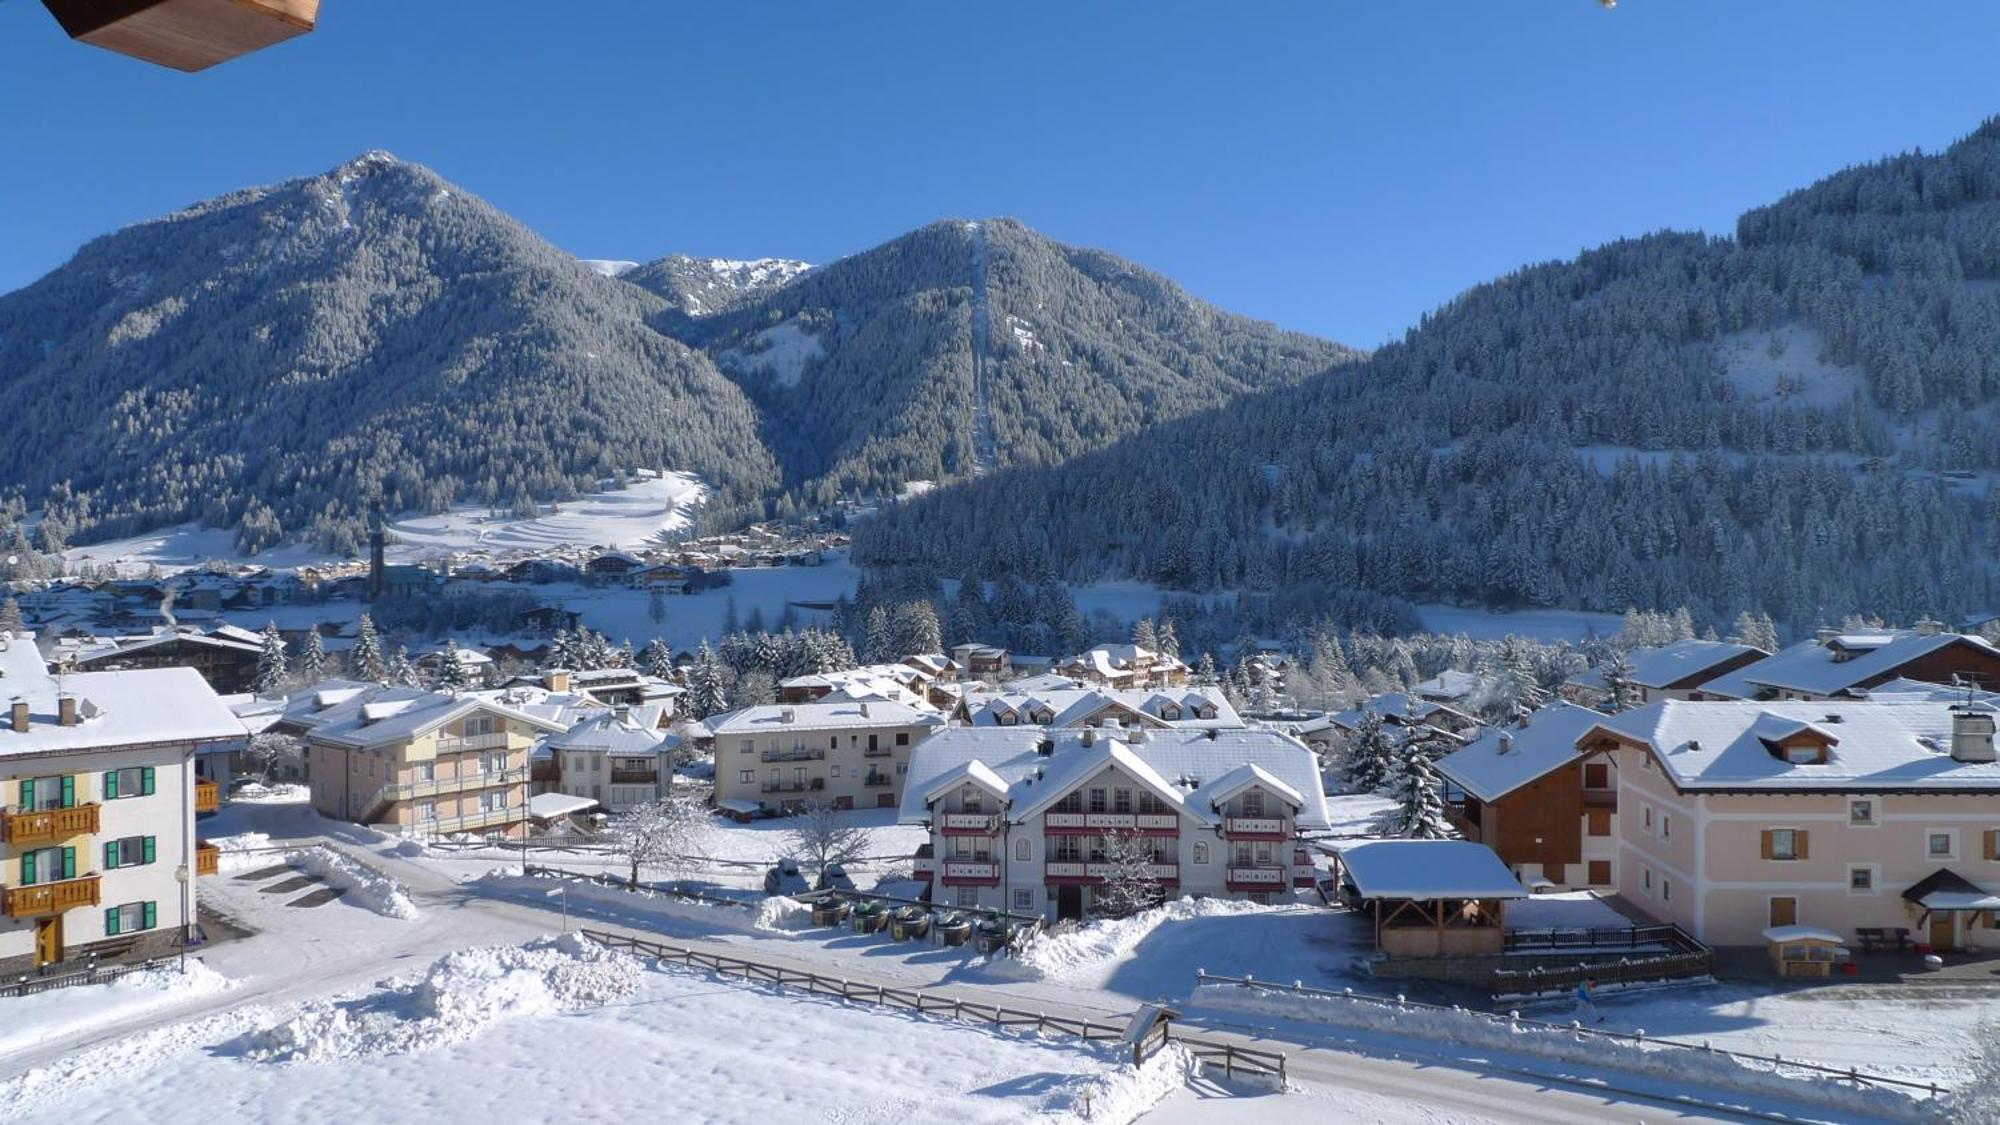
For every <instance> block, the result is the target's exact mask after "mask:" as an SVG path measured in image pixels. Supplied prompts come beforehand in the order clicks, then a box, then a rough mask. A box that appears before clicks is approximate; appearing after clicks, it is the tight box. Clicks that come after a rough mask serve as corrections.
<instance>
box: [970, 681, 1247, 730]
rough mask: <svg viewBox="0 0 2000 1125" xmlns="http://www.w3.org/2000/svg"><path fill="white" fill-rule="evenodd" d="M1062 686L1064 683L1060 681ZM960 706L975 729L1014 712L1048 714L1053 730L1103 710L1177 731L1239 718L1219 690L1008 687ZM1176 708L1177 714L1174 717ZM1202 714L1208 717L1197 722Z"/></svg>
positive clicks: (1029, 718) (1235, 723)
mask: <svg viewBox="0 0 2000 1125" xmlns="http://www.w3.org/2000/svg"><path fill="white" fill-rule="evenodd" d="M1065 682H1067V681H1065ZM962 706H963V708H964V714H965V717H966V720H967V721H968V722H970V723H972V724H973V725H975V726H988V725H997V724H998V723H999V722H1000V717H1001V716H1002V715H1003V714H1010V713H1011V714H1013V715H1014V716H1016V721H1017V722H1022V723H1030V722H1033V721H1034V719H1033V716H1034V715H1035V714H1037V713H1038V712H1041V713H1046V714H1048V715H1049V716H1050V719H1049V721H1048V723H1047V724H1045V725H1048V726H1054V727H1071V726H1078V725H1081V724H1083V723H1085V722H1088V721H1090V720H1091V719H1092V718H1093V717H1095V716H1098V715H1100V714H1101V713H1103V712H1104V711H1106V710H1110V711H1112V712H1114V713H1124V714H1126V715H1130V716H1138V717H1139V720H1140V721H1141V722H1148V720H1151V721H1150V722H1148V725H1153V726H1157V725H1168V726H1181V727H1191V728H1192V727H1240V726H1242V725H1243V719H1242V717H1241V716H1239V715H1237V713H1236V708H1234V707H1232V706H1230V704H1229V701H1228V700H1227V699H1225V698H1223V695H1222V693H1221V692H1220V691H1218V690H1215V689H1213V688H1197V687H1189V688H1161V689H1158V690H1152V689H1146V688H1139V689H1111V688H1088V687H1075V686H1070V687H1065V688H1060V689H1056V690H1029V691H1023V690H1018V689H1013V688H1010V689H1009V690H1006V691H1000V692H986V691H980V692H968V693H966V695H965V696H964V698H963V701H962ZM1175 709H1178V711H1179V713H1178V715H1177V716H1176V717H1172V718H1169V717H1168V716H1169V715H1173V714H1174V712H1175ZM1204 710H1207V711H1212V712H1213V713H1214V717H1213V718H1206V719H1204V718H1201V717H1200V713H1201V712H1202V711H1204Z"/></svg>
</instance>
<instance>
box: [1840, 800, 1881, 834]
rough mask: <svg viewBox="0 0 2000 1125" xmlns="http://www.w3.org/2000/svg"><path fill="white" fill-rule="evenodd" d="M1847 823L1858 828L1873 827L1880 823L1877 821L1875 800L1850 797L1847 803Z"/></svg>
mask: <svg viewBox="0 0 2000 1125" xmlns="http://www.w3.org/2000/svg"><path fill="white" fill-rule="evenodd" d="M1847 823H1849V824H1852V825H1855V826H1856V827H1862V826H1873V825H1875V824H1878V823H1880V822H1879V821H1877V820H1876V819H1875V798H1873V797H1850V798H1848V801H1847Z"/></svg>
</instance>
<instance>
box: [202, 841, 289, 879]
mask: <svg viewBox="0 0 2000 1125" xmlns="http://www.w3.org/2000/svg"><path fill="white" fill-rule="evenodd" d="M206 842H207V843H209V844H212V845H214V847H215V849H216V850H217V851H219V852H221V853H222V854H221V855H219V856H217V857H216V863H215V866H216V870H217V871H220V872H228V871H249V870H252V869H253V868H257V867H268V866H270V865H271V864H274V863H281V862H283V857H282V856H280V855H278V854H277V853H275V852H272V851H269V850H268V849H269V848H270V846H271V837H270V836H268V835H266V834H265V833H262V832H239V833H237V834H236V835H234V836H219V837H217V838H215V839H213V840H209V841H206Z"/></svg>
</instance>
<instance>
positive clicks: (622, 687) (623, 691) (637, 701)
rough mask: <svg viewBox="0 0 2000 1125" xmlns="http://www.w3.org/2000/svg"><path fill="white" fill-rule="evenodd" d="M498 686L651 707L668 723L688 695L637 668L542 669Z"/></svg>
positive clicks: (604, 704)
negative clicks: (680, 702) (677, 705)
mask: <svg viewBox="0 0 2000 1125" xmlns="http://www.w3.org/2000/svg"><path fill="white" fill-rule="evenodd" d="M501 686H502V687H504V688H535V689H540V690H543V691H546V692H551V693H554V694H557V695H564V694H576V695H581V696H586V697H588V698H589V699H591V700H593V701H595V702H597V703H599V704H601V705H603V706H605V707H620V706H623V707H634V708H637V707H652V708H654V709H655V710H656V711H657V712H659V713H662V714H664V715H665V717H666V718H669V719H671V718H673V715H674V711H675V708H676V704H677V702H678V701H679V699H680V697H681V696H683V695H685V694H687V689H686V688H683V687H681V686H680V685H679V684H676V683H673V682H671V681H668V680H663V679H660V678H659V677H658V676H649V675H647V674H645V673H644V672H641V671H639V670H638V669H637V668H593V669H590V670H588V671H578V672H572V671H570V670H569V669H567V668H544V669H542V670H541V671H539V672H535V673H532V674H530V675H524V676H514V677H512V678H510V679H509V680H507V682H506V683H505V684H503V685H501Z"/></svg>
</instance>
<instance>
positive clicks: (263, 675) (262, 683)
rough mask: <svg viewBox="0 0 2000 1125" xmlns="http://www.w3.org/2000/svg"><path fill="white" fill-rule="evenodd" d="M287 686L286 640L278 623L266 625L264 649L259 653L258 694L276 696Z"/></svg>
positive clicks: (267, 623) (273, 622)
mask: <svg viewBox="0 0 2000 1125" xmlns="http://www.w3.org/2000/svg"><path fill="white" fill-rule="evenodd" d="M284 686H285V638H283V637H281V636H279V635H278V623H277V622H275V621H267V622H265V623H264V647H263V648H262V649H261V650H260V651H259V652H258V653H257V694H259V695H276V694H277V693H278V692H279V691H282V690H283V689H284Z"/></svg>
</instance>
